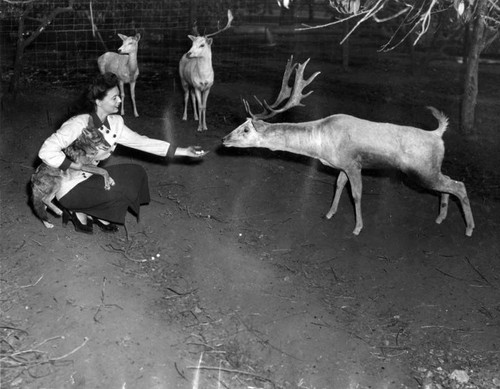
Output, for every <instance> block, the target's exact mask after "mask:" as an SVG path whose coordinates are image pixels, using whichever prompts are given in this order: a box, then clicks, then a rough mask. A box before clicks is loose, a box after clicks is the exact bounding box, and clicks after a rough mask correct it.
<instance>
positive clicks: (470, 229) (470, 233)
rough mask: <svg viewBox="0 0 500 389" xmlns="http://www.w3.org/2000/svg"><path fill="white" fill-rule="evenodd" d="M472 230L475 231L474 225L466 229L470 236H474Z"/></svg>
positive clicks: (466, 233) (467, 234)
mask: <svg viewBox="0 0 500 389" xmlns="http://www.w3.org/2000/svg"><path fill="white" fill-rule="evenodd" d="M472 231H474V228H473V227H467V229H466V230H465V235H466V236H469V237H470V236H472Z"/></svg>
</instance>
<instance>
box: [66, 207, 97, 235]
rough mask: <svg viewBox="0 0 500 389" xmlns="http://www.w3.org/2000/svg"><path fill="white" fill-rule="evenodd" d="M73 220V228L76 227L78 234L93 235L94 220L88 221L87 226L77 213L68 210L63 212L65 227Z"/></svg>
mask: <svg viewBox="0 0 500 389" xmlns="http://www.w3.org/2000/svg"><path fill="white" fill-rule="evenodd" d="M70 220H71V222H72V223H73V226H74V227H75V231H76V232H83V233H84V234H93V233H94V231H93V228H92V220H90V219H87V224H83V223H82V222H81V221H80V219H78V217H77V216H76V213H75V212H72V211H68V210H67V209H64V210H63V214H62V223H63V226H66V225H67V224H68V222H69V221H70Z"/></svg>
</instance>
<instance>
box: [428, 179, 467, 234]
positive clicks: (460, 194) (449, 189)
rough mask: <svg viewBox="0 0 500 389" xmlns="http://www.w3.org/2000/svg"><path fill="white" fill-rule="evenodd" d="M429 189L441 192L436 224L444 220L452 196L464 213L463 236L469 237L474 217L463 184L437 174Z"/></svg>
mask: <svg viewBox="0 0 500 389" xmlns="http://www.w3.org/2000/svg"><path fill="white" fill-rule="evenodd" d="M430 188H431V189H433V190H436V191H439V192H442V195H441V207H440V211H439V215H438V217H437V219H436V223H441V222H442V221H443V220H444V219H445V218H446V215H447V211H448V198H449V194H452V195H454V196H456V197H457V198H458V199H459V200H460V204H461V206H462V211H463V213H464V217H465V223H466V230H465V235H467V236H471V235H472V231H473V230H474V227H475V224H474V217H473V216H472V210H471V207H470V201H469V197H468V196H467V190H466V189H465V185H464V183H463V182H461V181H456V180H452V179H451V178H450V177H448V176H445V175H444V174H442V173H439V174H438V176H437V177H436V179H435V180H433V181H432V185H430Z"/></svg>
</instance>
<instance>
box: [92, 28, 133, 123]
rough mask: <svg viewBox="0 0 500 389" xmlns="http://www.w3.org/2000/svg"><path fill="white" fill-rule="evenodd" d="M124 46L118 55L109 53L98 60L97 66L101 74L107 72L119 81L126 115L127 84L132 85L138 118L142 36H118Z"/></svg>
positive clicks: (131, 92) (131, 95) (131, 91)
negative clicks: (138, 55)
mask: <svg viewBox="0 0 500 389" xmlns="http://www.w3.org/2000/svg"><path fill="white" fill-rule="evenodd" d="M118 36H119V37H120V38H121V40H122V41H123V44H122V45H121V47H120V48H119V49H118V52H119V53H120V54H117V53H112V52H109V51H108V52H107V53H104V54H103V55H101V56H100V57H99V58H98V59H97V65H98V66H99V71H100V72H101V74H104V73H106V72H111V73H114V74H115V75H116V76H117V77H118V80H119V86H120V97H121V99H122V109H121V114H122V115H124V114H125V84H130V97H131V98H132V106H133V107H134V116H135V117H138V116H139V114H138V113H137V107H136V105H135V83H136V81H137V77H139V67H138V65H137V50H138V48H139V40H140V39H141V34H136V35H135V36H126V35H123V34H118Z"/></svg>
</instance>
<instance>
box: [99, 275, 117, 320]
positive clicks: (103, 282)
mask: <svg viewBox="0 0 500 389" xmlns="http://www.w3.org/2000/svg"><path fill="white" fill-rule="evenodd" d="M105 287H106V277H103V278H102V288H101V304H99V306H98V307H97V311H96V313H95V315H94V321H95V322H96V323H100V321H99V319H97V315H98V314H99V313H100V312H101V309H102V308H113V307H115V308H119V309H121V310H122V311H123V308H122V307H120V306H119V305H118V304H106V303H105V302H104V296H105V295H104V289H105Z"/></svg>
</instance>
